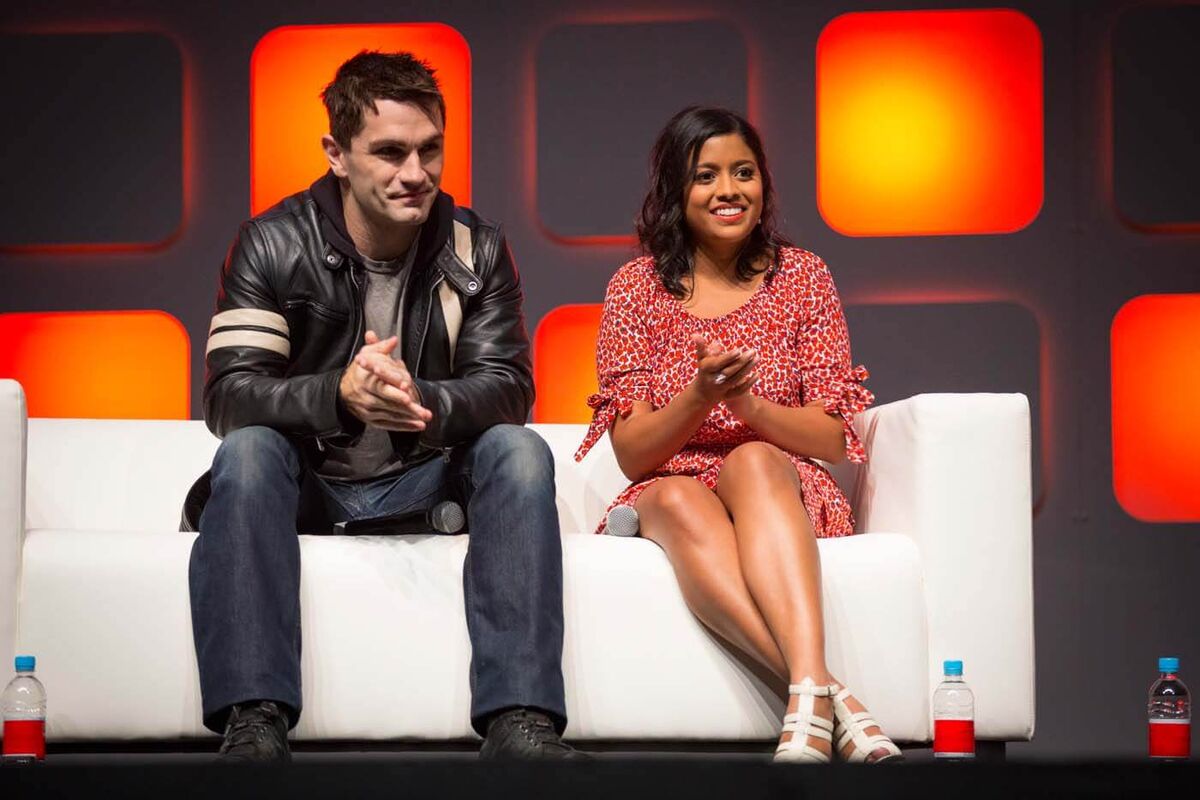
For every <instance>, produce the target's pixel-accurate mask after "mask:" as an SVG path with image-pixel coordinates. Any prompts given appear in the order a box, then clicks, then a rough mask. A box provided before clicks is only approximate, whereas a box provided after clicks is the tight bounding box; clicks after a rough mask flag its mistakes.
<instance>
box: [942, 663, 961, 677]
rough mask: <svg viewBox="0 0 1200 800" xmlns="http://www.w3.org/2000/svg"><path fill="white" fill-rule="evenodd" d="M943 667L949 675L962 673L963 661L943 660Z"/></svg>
mask: <svg viewBox="0 0 1200 800" xmlns="http://www.w3.org/2000/svg"><path fill="white" fill-rule="evenodd" d="M942 668H943V669H944V670H945V673H946V674H947V675H962V662H961V661H943V662H942Z"/></svg>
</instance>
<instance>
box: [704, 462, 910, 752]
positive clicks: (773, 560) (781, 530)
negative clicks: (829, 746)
mask: <svg viewBox="0 0 1200 800" xmlns="http://www.w3.org/2000/svg"><path fill="white" fill-rule="evenodd" d="M717 496H718V497H719V498H720V499H721V502H722V503H723V504H724V505H725V507H726V508H728V509H729V513H730V515H731V516H732V518H733V527H734V535H735V537H736V539H737V551H738V557H739V563H740V564H741V569H742V574H743V575H744V576H745V579H746V586H747V587H748V588H749V590H750V595H751V596H752V597H753V598H754V602H755V604H756V606H757V607H758V609H759V610H760V612H761V613H762V617H763V619H764V620H765V621H766V624H767V627H768V629H769V630H770V631H771V634H772V636H773V637H774V639H775V641H776V642H778V644H779V649H780V651H781V652H782V653H783V658H784V661H786V662H787V665H788V680H789V681H790V682H792V683H799V682H800V680H802V679H803V678H805V677H811V678H812V679H813V681H815V682H816V683H818V684H820V683H833V682H834V678H833V676H832V675H831V674H830V673H829V668H828V666H827V665H826V663H825V620H824V616H823V614H822V610H821V560H820V555H819V554H818V552H817V540H816V535H815V533H814V531H813V527H812V523H811V522H810V521H809V518H808V512H807V511H806V510H805V508H804V502H803V500H802V498H801V487H800V478H799V476H798V475H797V474H796V467H795V466H794V465H793V464H792V462H791V460H790V459H788V457H787V456H786V455H784V453H783V451H781V450H780V449H779V448H777V447H775V446H774V445H771V444H768V443H766V442H749V443H747V444H744V445H741V446H740V447H738V448H736V449H735V450H734V451H733V452H732V453H730V454H729V456H728V457H727V458H726V459H725V463H724V466H723V467H722V469H721V474H720V477H719V479H718V481H717ZM832 705H833V704H832V702H831V701H830V700H828V699H823V700H822V699H819V698H818V699H817V702H816V703H815V704H814V710H815V711H816V712H817V713H818V714H820V715H822V716H825V717H826V718H829V717H830V715H831V714H832ZM847 705H849V706H850V707H851V708H852V709H853V710H855V711H858V710H861V709H862V706H861V704H859V703H858V702H857V701H856V700H855V701H852V702H848V703H847ZM789 710H794V709H793V708H792V707H791V706H789ZM879 732H880V731H879V729H878V728H874V727H872V728H869V729H868V730H867V733H868V734H869V735H874V734H876V733H879ZM886 754H887V752H886V751H882V752H881V751H876V753H872V756H873V757H878V756H879V755H886Z"/></svg>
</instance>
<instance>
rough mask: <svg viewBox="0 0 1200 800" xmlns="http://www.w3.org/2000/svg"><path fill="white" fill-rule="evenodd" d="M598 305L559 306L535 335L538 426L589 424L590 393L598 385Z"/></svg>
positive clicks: (538, 327)
mask: <svg viewBox="0 0 1200 800" xmlns="http://www.w3.org/2000/svg"><path fill="white" fill-rule="evenodd" d="M603 309H604V306H603V305H601V304H600V303H594V304H587V305H569V306H559V307H558V308H556V309H554V310H553V311H551V312H550V313H549V314H547V315H546V316H544V317H542V321H541V322H540V323H538V326H537V332H536V333H534V335H533V382H534V385H535V386H536V387H537V400H535V401H534V404H533V421H534V422H591V421H592V410H591V409H590V408H588V405H587V398H588V395H591V394H594V393H595V392H596V389H597V385H596V336H597V335H598V334H599V332H600V312H601V311H602V310H603Z"/></svg>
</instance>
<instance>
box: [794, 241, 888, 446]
mask: <svg viewBox="0 0 1200 800" xmlns="http://www.w3.org/2000/svg"><path fill="white" fill-rule="evenodd" d="M818 265H819V271H818V273H817V275H816V276H815V277H814V280H813V281H812V283H811V284H810V285H809V288H808V291H810V292H812V293H813V294H814V298H813V299H814V300H815V302H814V303H813V309H814V310H813V313H812V315H811V317H810V319H809V320H808V324H806V325H804V326H802V328H801V330H800V334H799V341H798V342H797V349H798V351H799V359H800V360H799V365H800V381H801V385H802V386H803V396H804V403H805V405H807V404H809V403H812V402H816V401H820V402H821V404H822V406H823V407H824V409H825V413H826V414H829V415H830V416H838V417H841V418H842V428H843V430H844V431H845V442H846V458H847V459H849V460H850V461H851V462H852V463H855V464H862V463H864V462H865V461H866V460H867V451H866V448H865V447H863V443H862V440H861V439H859V437H858V432H857V431H856V430H855V429H854V416H855V415H856V414H860V413H862V412H863V411H865V410H866V409H867V407H868V406H870V405H871V404H872V403H874V402H875V395H874V394H872V393H871V391H870V390H869V389H867V387H865V386H863V381H865V380H866V379H867V378H868V377H869V375H870V373H868V372H867V368H866V367H864V366H862V365H859V366H857V367H852V366H851V363H852V362H851V360H850V333H849V330H848V329H847V327H846V316H845V314H844V313H843V312H842V302H841V300H840V299H839V298H838V294H837V289H836V288H835V287H834V285H833V277H832V276H831V275H830V274H829V269H828V267H826V266H825V264H824V262H818Z"/></svg>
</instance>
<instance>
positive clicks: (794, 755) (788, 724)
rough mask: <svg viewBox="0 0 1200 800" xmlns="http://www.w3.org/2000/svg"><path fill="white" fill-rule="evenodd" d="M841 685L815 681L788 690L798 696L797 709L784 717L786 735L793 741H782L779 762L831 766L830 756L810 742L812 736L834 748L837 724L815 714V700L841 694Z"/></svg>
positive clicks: (795, 685)
mask: <svg viewBox="0 0 1200 800" xmlns="http://www.w3.org/2000/svg"><path fill="white" fill-rule="evenodd" d="M837 688H838V686H837V684H830V685H828V686H826V685H818V684H816V683H814V682H813V679H812V678H805V679H804V680H802V681H800V683H793V684H792V685H791V686H789V687H788V694H789V695H795V696H796V697H798V698H799V699H798V700H797V701H796V710H795V712H794V713H791V714H788V715H786V716H785V717H784V718H783V731H782V732H781V735H782V734H783V733H791V734H792V738H791V739H789V740H787V741H786V742H780V743H779V747H777V748H775V760H776V761H781V762H787V763H792V764H828V763H829V756H828V755H826V754H825V753H822V752H821V751H820V750H818V749H817V748H815V747H813V746H812V745H810V744H809V743H808V737H810V736H811V737H813V738H814V739H824V740H826V741H827V742H829V744H830V746H831V747H832V746H833V721H832V720H828V719H825V718H824V717H821V716H818V715H817V714H815V713H813V705H814V703H813V698H814V697H829V696H831V695H832V694H833V693H834V692H835V691H837Z"/></svg>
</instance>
